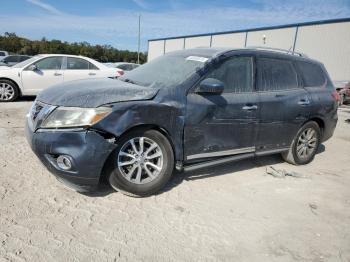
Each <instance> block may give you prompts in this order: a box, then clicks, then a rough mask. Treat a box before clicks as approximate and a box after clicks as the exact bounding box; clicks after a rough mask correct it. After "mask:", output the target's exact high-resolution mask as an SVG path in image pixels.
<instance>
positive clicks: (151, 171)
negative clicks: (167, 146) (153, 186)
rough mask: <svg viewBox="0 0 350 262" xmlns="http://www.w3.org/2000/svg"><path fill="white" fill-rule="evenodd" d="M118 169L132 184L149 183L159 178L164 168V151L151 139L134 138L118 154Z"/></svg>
mask: <svg viewBox="0 0 350 262" xmlns="http://www.w3.org/2000/svg"><path fill="white" fill-rule="evenodd" d="M118 168H119V171H120V172H121V173H122V175H123V176H124V178H125V179H126V180H128V181H129V182H131V183H134V184H146V183H149V182H151V181H153V180H154V179H156V178H157V177H158V175H159V174H160V172H161V170H162V168H163V152H162V149H161V148H160V146H159V145H158V144H157V143H156V142H155V141H153V140H152V139H150V138H147V137H136V138H132V139H130V140H128V141H127V142H126V143H125V144H124V145H123V146H122V147H121V149H120V151H119V153H118Z"/></svg>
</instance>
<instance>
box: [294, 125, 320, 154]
mask: <svg viewBox="0 0 350 262" xmlns="http://www.w3.org/2000/svg"><path fill="white" fill-rule="evenodd" d="M316 146H317V133H316V131H315V130H314V129H313V128H307V129H305V130H304V131H303V132H302V133H301V134H300V136H299V138H298V143H297V154H298V157H299V158H301V159H305V158H308V157H309V156H311V155H312V154H313V153H314V151H315V150H316Z"/></svg>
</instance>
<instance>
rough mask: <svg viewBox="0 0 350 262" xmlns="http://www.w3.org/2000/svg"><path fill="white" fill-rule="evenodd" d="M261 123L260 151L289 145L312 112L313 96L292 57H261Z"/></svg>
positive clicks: (259, 77)
mask: <svg viewBox="0 0 350 262" xmlns="http://www.w3.org/2000/svg"><path fill="white" fill-rule="evenodd" d="M257 80H258V83H257V88H258V91H259V100H260V103H259V108H260V111H259V113H260V116H259V118H260V123H259V132H258V138H257V151H269V150H276V149H284V148H287V147H289V145H290V144H291V142H292V140H293V138H294V136H295V135H296V133H297V131H298V129H299V128H300V126H301V125H302V123H304V122H305V121H306V120H307V119H308V118H309V114H310V106H311V98H310V95H309V93H308V92H307V91H306V90H305V89H303V88H302V84H301V80H300V77H299V75H298V73H297V70H296V67H295V64H294V62H293V61H290V60H288V59H280V58H270V57H258V58H257Z"/></svg>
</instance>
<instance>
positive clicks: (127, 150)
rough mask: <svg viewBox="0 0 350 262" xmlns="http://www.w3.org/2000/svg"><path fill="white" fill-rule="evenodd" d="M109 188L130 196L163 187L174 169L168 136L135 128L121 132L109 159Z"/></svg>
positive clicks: (147, 193) (141, 195) (151, 191)
mask: <svg viewBox="0 0 350 262" xmlns="http://www.w3.org/2000/svg"><path fill="white" fill-rule="evenodd" d="M108 169H109V176H108V181H109V184H110V185H111V187H112V188H114V189H115V190H117V191H120V192H122V193H123V194H126V195H129V196H133V197H145V196H149V195H152V194H154V193H156V192H158V191H159V190H160V189H162V188H163V187H164V186H165V184H166V183H167V182H168V181H169V179H170V177H171V175H172V172H173V170H174V153H173V150H172V147H171V145H170V143H169V141H168V139H167V138H166V137H165V136H164V135H163V134H161V133H160V132H158V131H156V130H141V129H139V130H135V131H131V132H129V133H127V134H126V135H124V136H122V137H121V139H120V141H119V143H118V147H117V148H116V150H115V151H114V152H113V153H112V155H111V158H110V161H109V168H108Z"/></svg>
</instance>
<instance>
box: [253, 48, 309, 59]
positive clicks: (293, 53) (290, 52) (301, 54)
mask: <svg viewBox="0 0 350 262" xmlns="http://www.w3.org/2000/svg"><path fill="white" fill-rule="evenodd" d="M246 48H248V49H249V48H253V49H259V50H267V51H275V52H280V53H286V54H289V55H296V56H300V57H308V56H307V55H305V54H303V53H299V52H295V51H293V50H290V49H289V50H287V49H282V48H273V47H265V46H247V47H246Z"/></svg>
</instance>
